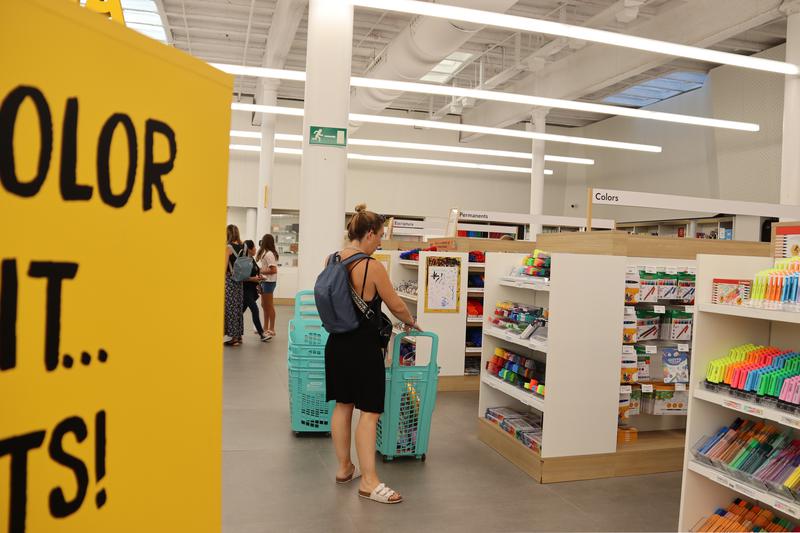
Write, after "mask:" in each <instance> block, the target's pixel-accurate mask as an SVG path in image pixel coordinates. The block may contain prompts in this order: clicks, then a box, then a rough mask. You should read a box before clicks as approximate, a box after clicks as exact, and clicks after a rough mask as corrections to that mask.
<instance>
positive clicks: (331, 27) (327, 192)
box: [297, 0, 353, 290]
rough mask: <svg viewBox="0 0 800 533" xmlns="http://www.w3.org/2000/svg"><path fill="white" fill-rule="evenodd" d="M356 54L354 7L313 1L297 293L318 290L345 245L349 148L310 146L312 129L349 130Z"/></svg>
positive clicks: (325, 0)
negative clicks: (320, 279)
mask: <svg viewBox="0 0 800 533" xmlns="http://www.w3.org/2000/svg"><path fill="white" fill-rule="evenodd" d="M352 53H353V5H352V4H351V3H349V2H343V1H341V0H311V1H310V2H309V5H308V43H307V53H306V92H305V116H304V118H303V160H302V163H301V177H300V241H299V257H298V261H299V264H298V266H299V274H298V287H297V288H298V289H299V290H304V289H311V288H313V287H314V281H315V280H316V279H317V275H318V274H319V272H320V271H321V270H322V267H323V264H324V261H325V258H326V257H327V255H328V254H330V253H331V252H333V251H334V250H338V249H340V248H341V247H342V242H343V241H344V215H345V205H344V200H345V174H346V173H347V149H346V148H344V147H338V146H326V145H320V144H314V145H310V144H309V129H310V128H311V127H312V126H323V127H333V128H347V124H348V120H347V118H348V113H349V110H350V62H351V58H352Z"/></svg>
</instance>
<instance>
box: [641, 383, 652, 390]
mask: <svg viewBox="0 0 800 533" xmlns="http://www.w3.org/2000/svg"><path fill="white" fill-rule="evenodd" d="M642 392H653V385H652V383H642Z"/></svg>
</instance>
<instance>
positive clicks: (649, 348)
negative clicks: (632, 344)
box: [644, 344, 658, 354]
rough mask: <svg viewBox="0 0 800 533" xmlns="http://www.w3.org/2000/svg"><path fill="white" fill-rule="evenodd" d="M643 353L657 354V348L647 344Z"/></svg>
mask: <svg viewBox="0 0 800 533" xmlns="http://www.w3.org/2000/svg"><path fill="white" fill-rule="evenodd" d="M644 353H646V354H654V353H658V346H655V345H653V344H648V345H647V346H645V347H644Z"/></svg>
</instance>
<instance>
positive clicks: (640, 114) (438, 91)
mask: <svg viewBox="0 0 800 533" xmlns="http://www.w3.org/2000/svg"><path fill="white" fill-rule="evenodd" d="M350 85H351V86H352V87H367V88H370V89H384V90H389V91H402V92H413V93H423V94H435V95H441V96H456V97H465V98H475V99H477V100H492V101H495V102H507V103H511V104H521V105H527V106H534V107H552V108H556V109H570V110H573V111H586V112H589V113H602V114H605V115H617V116H623V117H633V118H641V119H646V120H658V121H660V122H674V123H676V124H688V125H692V126H708V127H711V128H723V129H729V130H741V131H758V130H759V129H760V127H759V125H758V124H753V123H750V122H736V121H733V120H721V119H717V118H706V117H697V116H693V115H681V114H677V113H664V112H662V111H648V110H646V109H634V108H630V107H621V106H615V105H608V104H593V103H590V102H575V101H572V100H561V99H559V98H545V97H542V96H530V95H527V94H515V93H506V92H502V91H486V90H483V89H467V88H464V87H451V86H447V85H434V84H430V83H416V82H408V81H396V80H376V79H371V78H357V77H353V78H351V79H350Z"/></svg>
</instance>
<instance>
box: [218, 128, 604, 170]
mask: <svg viewBox="0 0 800 533" xmlns="http://www.w3.org/2000/svg"><path fill="white" fill-rule="evenodd" d="M231 137H241V138H246V139H260V138H261V133H260V132H257V131H240V130H233V131H231ZM275 140H276V141H288V142H303V136H302V135H296V134H291V133H276V134H275ZM347 144H348V146H379V147H383V148H398V149H404V150H422V151H429V152H446V153H453V154H469V155H485V156H491V157H508V158H514V159H527V160H532V159H533V154H531V153H530V152H511V151H508V150H492V149H489V148H467V147H463V146H448V145H445V144H425V143H409V142H400V141H384V140H379V139H353V138H350V139H347ZM544 160H545V161H553V162H555V163H572V164H575V165H594V159H587V158H583V157H567V156H560V155H545V156H544Z"/></svg>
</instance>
